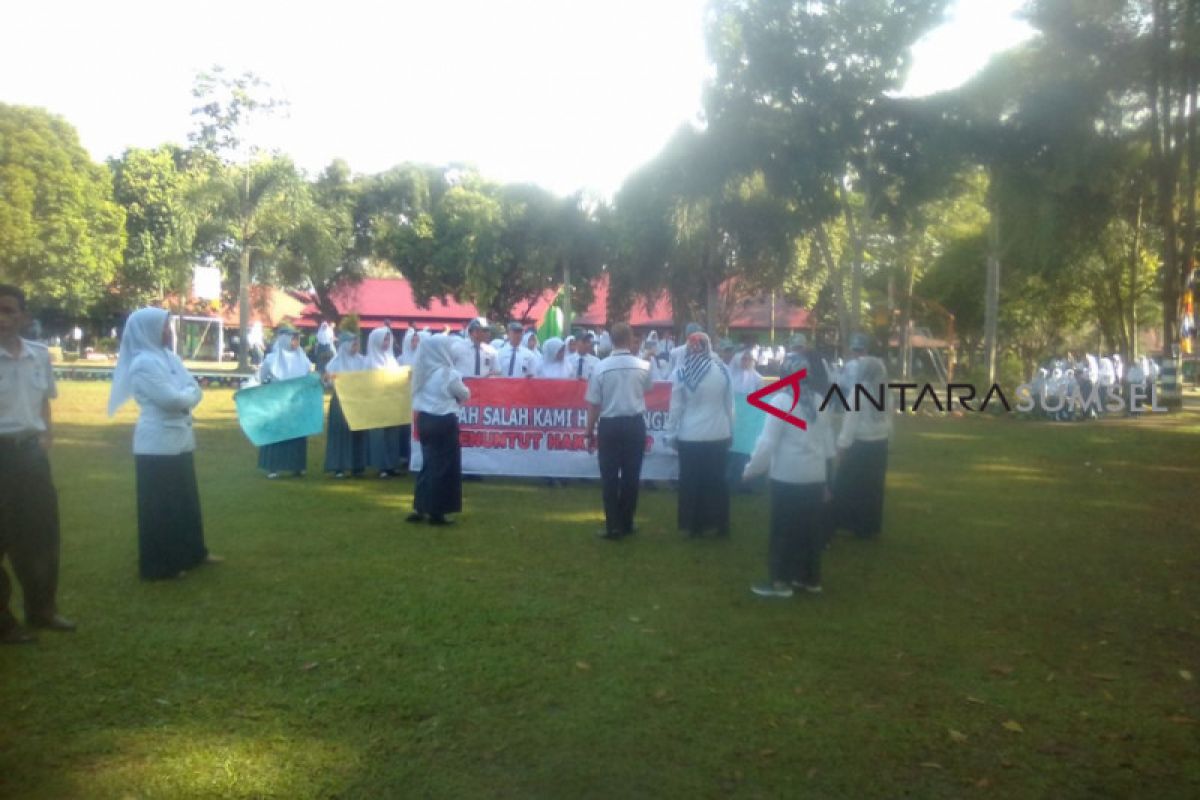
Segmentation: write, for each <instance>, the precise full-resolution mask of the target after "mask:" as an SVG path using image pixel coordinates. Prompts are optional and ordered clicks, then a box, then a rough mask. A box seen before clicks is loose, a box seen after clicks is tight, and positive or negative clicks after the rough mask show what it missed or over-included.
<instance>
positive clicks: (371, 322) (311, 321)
mask: <svg viewBox="0 0 1200 800" xmlns="http://www.w3.org/2000/svg"><path fill="white" fill-rule="evenodd" d="M554 297H555V292H553V291H547V292H546V293H545V294H544V295H542V297H541V298H539V299H538V301H537V302H536V303H535V304H534V305H533V307H532V308H531V309H530V310H529V312H528V313H527V314H526V315H525V319H524V320H523V321H525V322H533V323H540V322H541V321H542V318H543V317H544V316H545V314H546V310H547V309H548V308H549V307H550V304H551V303H552V302H553V301H554ZM333 300H334V303H335V304H337V307H338V311H339V312H341V313H342V314H351V313H355V314H358V317H359V320H360V321H361V323H362V325H363V327H364V328H374V327H377V326H378V325H380V324H382V323H383V321H384V320H385V319H387V320H391V321H392V322H397V323H403V322H408V321H409V320H412V321H413V322H416V323H418V324H425V325H455V326H457V325H462V324H464V323H465V322H467V320H469V319H471V318H472V317H478V316H481V315H480V313H479V311H478V310H477V309H476V308H475V306H473V305H470V304H467V303H456V302H454V301H449V302H442V301H441V300H438V299H434V300H431V301H430V303H429V308H420V307H419V306H417V304H416V301H415V300H414V299H413V295H412V289H411V288H410V287H409V284H408V281H407V280H405V279H404V278H367V279H366V280H364V281H362V282H361V283H359V284H356V285H354V286H345V287H342V288H341V289H338V290H337V291H336V292H334V296H333ZM515 310H516V311H522V312H523V311H524V308H518V309H515ZM320 317H321V312H320V311H319V310H318V309H317V307H316V305H315V304H312V303H310V304H309V305H308V306H306V307H305V308H304V310H303V312H302V314H301V318H300V319H298V320H297V324H298V325H299V326H301V327H305V328H315V327H316V326H317V323H318V321H319V320H320ZM629 317H630V318H629V324H630V325H632V326H633V327H635V328H659V329H669V328H672V327H674V325H675V320H674V313H673V311H672V309H671V300H670V298H669V297H668V296H667V295H666V293H665V292H664V293H663V294H662V295H660V296H659V298H658V299H657V300H656V301H655V302H654V303H653V304H651V303H650V302H649V301H647V300H642V299H638V300H636V301H634V304H633V308H632V309H631V310H630V312H629ZM492 321H493V322H505V321H506V320H492ZM572 322H573V324H575V325H580V326H583V327H588V328H602V327H604V326H605V325H606V324H607V323H608V276H607V275H605V276H603V277H601V278H600V280H598V281H597V282H596V285H595V287H594V298H593V300H592V304H591V305H590V306H588V309H587V310H586V311H584V312H583V313H582V314H576V315H575V317H574V319H573V320H572ZM809 323H810V317H809V313H808V311H807V309H803V308H800V307H798V306H794V305H791V304H790V303H787V302H785V301H784V300H782V299H778V298H777V299H776V301H775V327H776V328H777V329H780V330H799V329H802V328H807V327H809ZM770 327H771V298H770V296H766V297H758V298H753V299H750V300H744V301H742V302H741V303H739V305H738V308H737V309H735V310H734V313H733V315H732V319H731V324H730V328H732V329H734V330H756V329H757V330H767V329H768V328H770Z"/></svg>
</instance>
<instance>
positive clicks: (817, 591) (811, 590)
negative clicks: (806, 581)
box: [804, 583, 825, 594]
mask: <svg viewBox="0 0 1200 800" xmlns="http://www.w3.org/2000/svg"><path fill="white" fill-rule="evenodd" d="M804 591H806V592H808V593H809V594H820V593H821V592H823V591H825V590H824V589H822V588H821V584H819V583H818V584H817V585H816V586H805V587H804Z"/></svg>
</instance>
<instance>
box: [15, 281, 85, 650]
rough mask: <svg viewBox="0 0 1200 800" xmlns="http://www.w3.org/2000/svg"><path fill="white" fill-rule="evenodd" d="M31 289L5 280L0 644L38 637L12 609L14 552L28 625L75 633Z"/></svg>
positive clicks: (50, 378)
mask: <svg viewBox="0 0 1200 800" xmlns="http://www.w3.org/2000/svg"><path fill="white" fill-rule="evenodd" d="M25 316H26V313H25V293H24V292H22V291H21V290H20V289H19V288H17V287H16V286H10V285H8V284H0V398H3V403H0V644H28V643H31V642H34V641H36V638H35V637H34V636H33V634H31V633H29V632H28V631H27V630H26V629H25V628H22V627H21V625H20V623H19V622H18V621H17V618H16V615H15V614H13V612H12V606H11V605H10V604H11V602H12V583H11V579H10V578H9V577H8V571H7V570H6V569H5V568H4V564H3V562H4V557H5V556H8V560H9V563H10V564H11V565H12V569H13V572H14V573H15V574H16V576H17V580H18V581H20V583H21V591H22V593H23V595H24V601H25V608H24V610H25V622H26V623H27V624H28V625H29V626H30V627H33V628H46V629H49V630H56V631H73V630H75V623H74V622H72V621H70V620H69V619H67V618H65V617H63V616H60V615H59V613H58V606H57V602H56V595H57V593H58V558H59V527H58V493H57V492H56V491H55V489H54V481H53V478H52V476H51V474H50V460H49V456H48V453H49V449H50V440H51V436H52V431H51V424H50V401H51V400H52V399H54V398H55V397H57V396H58V392H57V390H56V389H55V385H54V370H53V369H52V368H51V366H50V351H49V350H47V349H46V347H45V346H44V345H40V344H37V343H36V342H31V341H29V340H27V339H22V338H21V336H20V333H19V332H20V330H21V326H22V325H24V324H25Z"/></svg>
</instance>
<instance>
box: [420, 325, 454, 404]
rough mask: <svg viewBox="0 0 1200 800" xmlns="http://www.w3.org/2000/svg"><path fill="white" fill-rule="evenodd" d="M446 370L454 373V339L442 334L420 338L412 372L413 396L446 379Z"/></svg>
mask: <svg viewBox="0 0 1200 800" xmlns="http://www.w3.org/2000/svg"><path fill="white" fill-rule="evenodd" d="M446 370H449V371H450V372H453V371H454V339H452V338H451V337H449V336H447V335H445V334H444V333H439V334H437V335H435V336H422V337H421V346H420V347H418V348H417V363H416V365H415V366H414V367H413V372H412V391H413V394H414V395H416V394H418V393H419V392H421V391H422V390H423V389H425V387H426V386H427V385H429V384H431V383H433V382H434V381H435V380H436V379H439V378H443V377H446V378H448V377H449V375H448V374H447V373H446V372H445V371H446ZM439 373H442V374H440V375H439Z"/></svg>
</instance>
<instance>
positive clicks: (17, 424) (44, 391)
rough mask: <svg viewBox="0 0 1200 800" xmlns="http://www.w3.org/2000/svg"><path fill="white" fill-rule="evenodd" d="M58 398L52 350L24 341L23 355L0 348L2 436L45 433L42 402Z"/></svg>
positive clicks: (0, 421) (0, 417)
mask: <svg viewBox="0 0 1200 800" xmlns="http://www.w3.org/2000/svg"><path fill="white" fill-rule="evenodd" d="M57 396H58V389H57V387H56V386H55V383H54V369H53V367H51V366H50V351H49V350H47V349H46V346H45V345H42V344H39V343H37V342H31V341H29V340H27V339H22V340H21V352H20V353H10V352H8V351H7V350H6V349H4V348H3V347H0V435H11V434H20V433H43V432H45V430H46V421H45V420H44V419H42V403H43V402H44V401H46V400H49V399H52V398H55V397H57Z"/></svg>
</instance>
